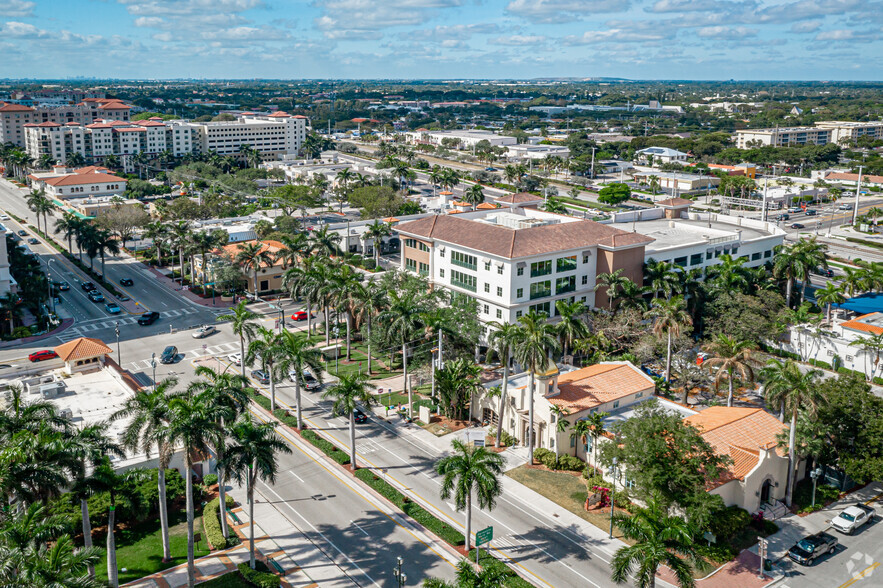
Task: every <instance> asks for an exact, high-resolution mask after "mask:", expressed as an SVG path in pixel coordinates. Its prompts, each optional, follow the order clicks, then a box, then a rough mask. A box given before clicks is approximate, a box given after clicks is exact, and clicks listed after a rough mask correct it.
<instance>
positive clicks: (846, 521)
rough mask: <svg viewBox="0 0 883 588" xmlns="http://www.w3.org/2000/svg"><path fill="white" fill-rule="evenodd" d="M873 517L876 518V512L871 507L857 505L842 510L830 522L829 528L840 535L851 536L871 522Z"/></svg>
mask: <svg viewBox="0 0 883 588" xmlns="http://www.w3.org/2000/svg"><path fill="white" fill-rule="evenodd" d="M875 516H877V512H876V511H875V510H874V508H873V507H872V506H868V505H866V504H862V503H858V504H854V505H852V506H848V507H846V508H844V509H843V511H842V512H841V513H840V514H839V515H837V516H836V517H834V520H833V521H831V526H832V527H834V528H835V529H837V530H838V531H840V532H841V533H846V534H847V535H852V534H853V533H855V532H856V531H857V530H858V529H859V528H860V527H861V526H862V525H864V524H865V523H867V522H868V521H870V520H873V519H874V517H875Z"/></svg>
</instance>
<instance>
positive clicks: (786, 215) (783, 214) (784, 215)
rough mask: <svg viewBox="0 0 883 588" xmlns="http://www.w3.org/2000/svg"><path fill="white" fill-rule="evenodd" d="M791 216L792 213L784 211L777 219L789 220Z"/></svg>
mask: <svg viewBox="0 0 883 588" xmlns="http://www.w3.org/2000/svg"><path fill="white" fill-rule="evenodd" d="M790 218H791V215H790V214H787V213H784V212H783V213H782V214H780V215H779V216H778V217H777V218H776V220H783V221H786V220H788V219H790Z"/></svg>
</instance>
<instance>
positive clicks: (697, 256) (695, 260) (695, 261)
mask: <svg viewBox="0 0 883 588" xmlns="http://www.w3.org/2000/svg"><path fill="white" fill-rule="evenodd" d="M701 264H702V254H701V253H694V254H693V255H691V256H690V265H701Z"/></svg>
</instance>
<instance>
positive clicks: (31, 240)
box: [28, 237, 40, 245]
mask: <svg viewBox="0 0 883 588" xmlns="http://www.w3.org/2000/svg"><path fill="white" fill-rule="evenodd" d="M28 243H30V244H31V245H39V244H40V241H39V239H37V238H36V237H31V238H30V239H28Z"/></svg>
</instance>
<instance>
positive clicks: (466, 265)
mask: <svg viewBox="0 0 883 588" xmlns="http://www.w3.org/2000/svg"><path fill="white" fill-rule="evenodd" d="M451 265H458V266H460V267H464V268H466V269H468V270H472V271H475V270H477V269H478V263H468V262H466V261H461V260H459V259H457V258H452V259H451Z"/></svg>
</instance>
